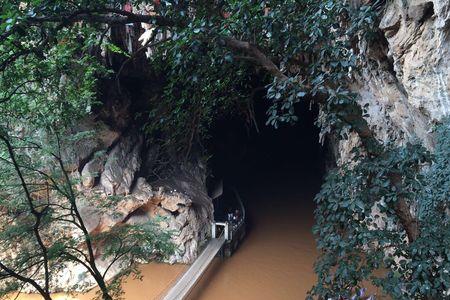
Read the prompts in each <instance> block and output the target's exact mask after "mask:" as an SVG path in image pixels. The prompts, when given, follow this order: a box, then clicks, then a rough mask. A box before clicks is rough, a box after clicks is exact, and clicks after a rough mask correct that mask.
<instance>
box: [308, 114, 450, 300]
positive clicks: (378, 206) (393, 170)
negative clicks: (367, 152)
mask: <svg viewBox="0 0 450 300" xmlns="http://www.w3.org/2000/svg"><path fill="white" fill-rule="evenodd" d="M448 125H449V123H448V121H447V122H446V123H445V124H444V125H441V126H440V127H439V129H438V130H437V145H436V152H435V153H434V156H433V164H432V165H431V167H429V170H426V171H423V170H422V167H423V166H424V163H426V162H431V160H430V158H431V157H430V155H429V153H427V151H425V150H424V149H423V148H422V147H421V146H418V145H407V146H405V147H389V146H387V147H386V149H385V151H384V153H383V154H382V155H380V156H378V157H370V158H368V157H362V158H361V157H359V156H357V161H355V162H354V163H353V164H352V165H347V166H342V167H341V168H339V169H336V170H334V171H332V172H330V174H329V175H328V176H327V178H326V181H325V183H324V185H323V186H322V189H321V191H320V193H319V194H318V195H317V196H316V202H317V205H318V206H317V210H316V222H317V223H316V225H315V227H314V233H315V234H316V235H317V237H318V248H319V249H320V250H322V255H321V257H320V258H319V260H318V262H317V264H316V271H317V273H318V275H319V281H318V284H317V285H316V286H315V288H314V289H313V290H312V294H315V295H322V296H327V297H337V296H338V295H341V296H346V297H348V296H350V295H351V293H352V291H355V290H357V289H359V285H360V284H361V283H362V282H363V281H364V280H371V281H372V282H373V283H374V284H375V285H378V286H381V287H383V289H384V291H385V292H386V293H388V294H389V295H390V296H392V297H393V298H394V299H422V298H429V299H438V298H439V299H440V298H444V297H445V295H446V293H447V291H448V289H449V287H450V286H449V282H450V281H449V275H448V268H449V265H450V256H449V254H450V252H449V249H450V235H449V232H450V230H449V229H450V228H449V214H448V207H449V204H450V197H449V193H448V190H449V185H448V182H449V181H448V179H449V176H450V169H449V168H448V158H449V149H450V147H449V145H450V144H449V137H450V135H449V130H448V128H449V127H448ZM393 181H396V182H400V183H401V184H394V183H393ZM402 199H403V200H405V199H407V200H406V201H407V203H408V207H410V209H412V210H414V214H415V215H416V216H417V217H418V219H419V227H420V234H419V237H418V238H417V239H416V240H414V241H409V242H407V241H408V237H407V235H406V232H405V231H404V228H403V224H402V222H401V220H400V219H399V215H398V205H399V201H401V200H402ZM446 270H447V271H446Z"/></svg>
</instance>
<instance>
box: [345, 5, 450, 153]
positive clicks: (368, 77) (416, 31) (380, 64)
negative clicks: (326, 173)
mask: <svg viewBox="0 0 450 300" xmlns="http://www.w3.org/2000/svg"><path fill="white" fill-rule="evenodd" d="M449 19H450V3H449V1H447V0H434V1H426V0H393V1H388V2H387V3H386V4H385V8H384V11H383V13H382V18H381V22H380V25H379V29H380V31H381V33H382V35H380V37H379V38H378V39H377V40H375V41H374V42H371V43H360V45H359V49H360V51H361V53H360V54H361V55H362V56H364V57H365V65H364V66H363V68H362V72H361V75H360V77H359V78H356V80H355V82H354V84H353V86H352V87H353V90H355V91H356V92H357V93H358V94H359V95H360V97H359V102H360V104H361V105H362V106H364V105H366V104H368V105H366V107H367V110H368V116H367V118H366V119H367V121H368V122H369V124H370V125H371V126H372V128H373V129H374V131H375V132H376V136H377V138H378V139H380V140H381V141H384V142H386V141H388V140H394V141H396V142H397V143H399V144H401V143H404V142H406V141H411V140H413V139H419V140H421V141H422V142H423V143H424V145H425V146H426V147H428V148H430V149H432V148H433V145H434V141H433V134H432V128H433V124H434V123H436V122H439V121H440V120H441V119H442V118H443V117H444V116H446V115H448V114H450V95H449V92H450V85H449V79H450V77H449V76H450V65H449V57H450V56H449V50H450V39H449V33H450V20H449ZM357 143H358V141H357V137H356V136H352V137H350V138H349V140H348V141H346V142H342V143H341V145H340V151H339V152H340V153H341V157H342V158H343V160H345V159H346V157H347V153H348V150H349V149H351V148H352V146H353V145H355V144H357Z"/></svg>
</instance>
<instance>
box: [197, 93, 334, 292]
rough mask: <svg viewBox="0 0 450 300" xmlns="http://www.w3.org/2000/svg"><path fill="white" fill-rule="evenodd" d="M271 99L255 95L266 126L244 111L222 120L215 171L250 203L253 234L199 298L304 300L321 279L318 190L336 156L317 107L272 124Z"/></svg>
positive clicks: (215, 138) (214, 143)
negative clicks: (317, 269)
mask: <svg viewBox="0 0 450 300" xmlns="http://www.w3.org/2000/svg"><path fill="white" fill-rule="evenodd" d="M267 102H268V101H267V100H266V99H264V98H263V96H261V97H260V98H259V99H257V101H255V115H256V120H257V122H258V125H259V132H257V131H256V130H255V128H254V127H253V128H248V126H246V123H245V122H244V121H243V120H242V119H239V118H227V119H225V118H224V119H222V120H218V121H217V123H216V124H215V126H214V128H213V130H212V132H211V133H212V138H211V139H210V144H209V149H210V154H211V155H212V156H211V158H210V161H209V163H210V166H209V167H210V170H211V173H212V176H213V177H215V178H220V179H223V182H224V186H227V185H228V186H229V185H231V186H234V187H236V189H237V190H238V192H239V194H240V195H241V198H242V200H243V202H244V205H245V206H246V213H247V217H248V218H247V224H248V226H247V234H246V236H245V238H244V240H243V241H242V243H241V244H240V245H239V247H238V248H237V250H236V251H235V252H234V254H233V255H232V256H231V258H230V259H226V260H224V261H222V262H221V263H220V267H219V268H215V271H213V272H212V274H210V275H208V276H207V277H208V280H207V284H205V285H204V286H202V287H201V288H199V289H198V295H196V297H193V299H218V300H221V299H237V298H239V299H281V298H282V299H304V298H305V296H306V294H307V292H308V291H309V290H310V289H311V287H312V286H313V285H314V283H315V280H316V276H315V273H314V268H313V266H314V262H315V259H316V257H317V251H316V246H315V240H314V237H313V234H312V226H313V223H314V217H313V215H314V201H313V199H314V195H315V194H316V193H317V192H318V191H319V189H320V185H321V183H322V179H323V175H324V172H325V162H326V161H327V160H328V158H327V157H328V156H327V155H326V153H328V151H326V149H325V148H324V147H322V146H321V145H320V144H319V141H318V140H319V138H318V137H319V130H318V128H316V126H315V125H314V121H315V119H316V118H317V113H318V112H317V109H314V108H313V109H312V110H310V109H309V105H307V104H306V103H302V104H298V105H297V107H296V113H297V115H298V116H299V120H298V122H297V123H296V124H295V125H293V126H289V125H284V126H281V127H280V128H278V129H275V128H273V127H270V126H265V125H264V124H265V120H266V110H267V105H268V103H267Z"/></svg>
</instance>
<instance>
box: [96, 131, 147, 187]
mask: <svg viewBox="0 0 450 300" xmlns="http://www.w3.org/2000/svg"><path fill="white" fill-rule="evenodd" d="M141 149H142V138H140V137H138V136H136V135H129V136H125V137H122V138H121V140H120V141H119V142H118V143H117V145H115V147H114V148H113V149H112V151H111V153H109V155H108V158H107V160H106V163H105V170H104V171H103V173H102V175H101V177H100V184H101V185H102V187H103V189H104V191H105V192H106V193H107V194H108V195H126V194H129V193H130V189H131V187H132V184H133V182H134V179H135V175H136V172H137V171H139V168H140V167H141V162H142V159H141Z"/></svg>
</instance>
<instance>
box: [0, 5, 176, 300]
mask: <svg viewBox="0 0 450 300" xmlns="http://www.w3.org/2000/svg"><path fill="white" fill-rule="evenodd" d="M5 6H8V5H7V4H6V5H5ZM13 7H15V6H13ZM3 12H5V13H6V14H7V13H11V11H8V10H6V11H3ZM8 20H9V19H8ZM10 23H11V22H10V21H7V22H6V24H10ZM3 24H4V23H2V25H3ZM3 29H4V30H5V28H3ZM9 30H14V29H7V28H6V30H5V32H6V33H8V32H9ZM72 30H73V31H72ZM34 33H35V32H30V35H29V36H27V37H28V38H32V37H33V35H34ZM18 34H19V35H21V34H24V33H23V32H20V33H18ZM89 34H90V32H89V30H88V29H83V28H81V27H79V28H77V27H74V28H71V29H70V30H61V31H57V32H56V33H55V35H54V36H49V37H47V38H48V40H47V41H46V42H45V43H44V42H43V41H42V40H41V41H38V42H30V44H27V41H26V40H25V39H22V40H19V39H16V38H17V36H15V37H14V39H13V37H12V36H8V34H6V35H4V36H3V37H4V38H5V39H6V40H4V43H2V44H1V46H0V49H1V50H2V52H1V55H2V70H1V72H2V76H1V77H0V85H1V101H0V113H1V115H2V119H1V120H0V170H1V174H0V186H1V195H0V211H1V214H2V218H1V221H0V226H1V228H2V232H1V233H0V249H1V253H2V254H1V256H0V288H1V289H0V296H4V295H6V294H8V293H9V292H12V291H20V290H22V289H23V288H24V287H25V286H26V285H30V286H31V287H32V288H34V289H35V290H36V291H37V292H39V293H40V294H41V295H42V297H43V298H44V299H51V292H52V291H54V290H55V289H57V288H59V287H58V286H55V285H56V284H58V277H59V276H61V272H62V271H63V270H64V269H65V268H68V267H69V266H71V265H72V266H73V265H78V266H82V267H84V268H85V270H86V272H87V274H88V275H89V276H92V278H93V280H94V281H95V282H96V283H97V284H98V286H99V288H100V295H99V297H101V298H103V299H112V298H113V297H114V298H117V297H118V296H119V295H120V292H121V290H120V279H121V278H122V277H123V276H124V275H127V274H130V273H135V274H137V273H138V270H137V268H136V264H137V263H139V262H143V261H146V260H149V259H161V258H164V257H166V255H169V254H171V253H172V252H173V246H172V244H171V242H170V238H171V234H170V232H165V231H162V230H161V229H160V228H159V227H158V226H157V225H155V224H153V223H148V224H143V225H140V226H138V225H123V226H119V227H114V228H112V229H111V230H110V231H109V232H102V233H99V234H94V233H91V232H89V231H88V229H87V226H86V224H85V219H84V217H85V216H82V214H81V213H80V209H79V205H80V203H81V202H80V201H82V200H83V201H87V202H90V203H91V205H93V204H94V203H95V204H97V205H103V206H111V205H112V202H111V201H113V199H100V198H94V197H91V198H88V199H83V198H86V196H85V195H83V194H82V193H80V192H79V191H78V190H77V189H76V188H75V186H76V185H77V184H78V183H79V182H78V179H77V178H74V177H73V176H72V175H71V172H70V170H71V167H70V166H69V161H68V160H67V158H66V157H65V156H64V151H66V149H67V148H70V147H73V145H74V144H75V143H77V142H78V141H79V140H80V139H85V138H87V137H88V136H89V134H90V133H89V132H80V133H78V134H76V135H70V134H68V129H69V128H70V127H71V126H72V125H73V124H75V123H76V122H78V121H79V120H80V119H81V118H83V117H84V116H86V115H87V114H88V113H89V112H90V109H91V107H92V105H93V103H94V95H95V94H94V89H95V85H96V76H98V75H99V74H101V73H102V72H103V71H102V70H103V68H102V66H101V65H99V64H98V63H97V62H96V60H95V59H93V57H92V56H91V55H89V54H88V53H87V52H86V51H87V47H88V45H86V44H83V43H79V40H78V39H79V38H83V37H89ZM51 38H54V39H56V41H55V42H53V43H51V42H50V41H49V39H51ZM44 39H46V38H44ZM10 42H11V43H10ZM23 47H30V48H29V49H28V50H25V49H23V51H22V50H19V52H14V51H13V49H17V48H23ZM100 245H103V246H102V247H100ZM99 253H100V254H101V255H102V258H103V259H104V260H105V261H107V266H106V267H105V268H100V267H99V266H98V264H97V256H98V254H99ZM112 266H120V267H121V270H122V271H121V273H120V274H118V276H116V277H115V278H114V280H112V281H110V282H107V278H108V275H109V273H108V272H110V271H111V267H112ZM70 288H76V287H70Z"/></svg>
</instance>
